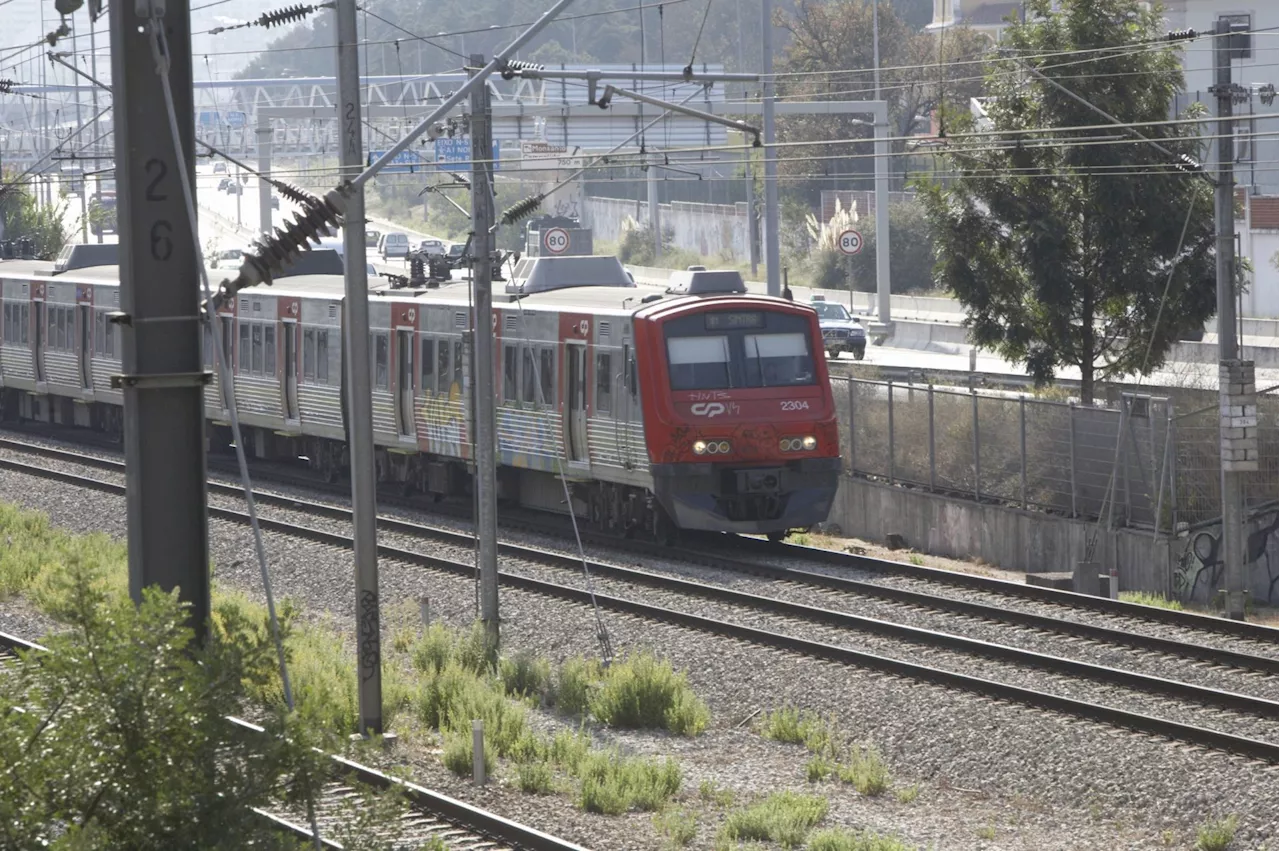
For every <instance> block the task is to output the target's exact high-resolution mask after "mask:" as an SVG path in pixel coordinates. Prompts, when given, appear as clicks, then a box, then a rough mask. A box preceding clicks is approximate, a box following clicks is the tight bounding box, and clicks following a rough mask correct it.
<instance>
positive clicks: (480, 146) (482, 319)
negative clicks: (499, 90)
mask: <svg viewBox="0 0 1280 851" xmlns="http://www.w3.org/2000/svg"><path fill="white" fill-rule="evenodd" d="M467 64H468V66H469V72H470V74H471V75H472V76H475V74H476V73H477V72H478V71H479V70H480V69H481V68H483V67H484V65H485V61H484V56H482V55H480V54H478V53H477V54H472V56H471V58H470V60H469V61H468V63H467ZM492 150H493V116H492V113H491V110H490V109H489V86H488V84H487V83H482V84H481V85H478V86H476V87H475V88H474V89H472V90H471V159H472V162H473V165H472V167H471V231H472V236H471V257H472V269H473V271H472V274H471V286H472V287H473V288H474V292H473V299H472V300H473V303H474V304H475V311H476V313H475V333H474V334H472V339H473V340H474V341H475V349H474V351H473V354H474V356H475V380H476V386H475V392H474V393H473V394H472V396H473V398H474V399H475V412H476V416H475V423H476V443H475V445H476V540H477V542H478V544H479V546H478V549H477V554H476V557H477V559H478V560H479V567H480V620H481V621H482V622H483V623H484V631H485V636H486V637H487V638H488V640H489V647H490V648H491V649H492V650H493V651H494V652H496V651H497V647H498V642H499V638H500V632H501V630H500V623H501V621H500V619H499V617H498V478H497V459H496V458H495V457H494V453H495V451H496V441H495V440H494V404H493V403H494V393H495V392H496V391H495V389H494V386H493V318H492V317H493V267H492V263H493V259H492V258H493V238H492V235H491V233H490V228H492V227H493V188H492V187H493V177H492V175H493V164H492V163H490V162H489V161H488V160H489V158H490V157H491V156H492V153H491V152H492Z"/></svg>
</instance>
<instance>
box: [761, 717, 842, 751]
mask: <svg viewBox="0 0 1280 851" xmlns="http://www.w3.org/2000/svg"><path fill="white" fill-rule="evenodd" d="M760 735H762V736H764V737H765V738H766V739H772V740H774V741H775V742H786V743H787V744H792V745H804V746H805V747H806V748H808V749H809V751H810V752H811V753H815V754H822V753H824V752H826V751H827V750H829V749H830V748H831V739H832V736H831V728H830V726H829V725H827V724H825V723H823V721H822V719H820V718H819V717H818V716H817V715H815V714H813V713H812V712H808V711H805V710H801V709H796V708H795V707H792V706H784V707H782V708H781V709H775V710H774V711H772V712H768V713H766V714H765V716H764V718H762V719H761V721H760Z"/></svg>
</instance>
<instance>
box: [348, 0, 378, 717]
mask: <svg viewBox="0 0 1280 851" xmlns="http://www.w3.org/2000/svg"><path fill="white" fill-rule="evenodd" d="M336 14H337V16H338V20H337V25H338V27H337V29H338V57H337V59H338V122H339V131H338V132H339V136H338V138H339V139H340V140H341V148H340V150H339V156H338V164H339V168H340V171H341V176H342V180H344V181H347V180H352V179H354V178H355V177H357V176H358V175H359V174H360V173H361V171H363V170H364V145H363V132H362V128H361V121H360V54H359V50H358V48H357V41H356V2H355V0H338V5H337V9H336ZM342 231H343V233H342V240H343V245H342V251H343V255H344V259H345V262H346V302H345V303H346V316H345V317H344V321H343V332H344V344H345V351H346V353H347V374H346V382H347V449H348V455H349V457H350V459H351V508H352V512H353V515H354V516H353V518H352V519H353V520H354V524H355V527H354V532H355V534H354V538H355V569H356V600H355V603H356V676H357V679H358V681H359V703H360V729H359V731H358V732H360V733H361V734H363V735H374V736H376V735H381V733H382V644H381V636H380V628H381V627H380V624H381V620H382V618H381V614H380V602H379V597H378V527H377V511H378V506H377V472H376V470H375V467H374V455H373V452H374V450H373V397H372V395H371V387H370V385H371V384H372V379H373V373H372V371H371V370H370V365H369V349H370V348H371V346H370V336H369V289H368V287H369V284H368V280H367V277H366V274H367V273H366V271H365V269H366V266H365V249H364V232H365V220H364V186H363V185H357V186H356V187H355V190H354V192H352V194H351V196H350V197H349V198H348V199H347V210H346V214H345V216H344V219H343V228H342ZM389 357H390V355H389V353H388V358H389ZM389 368H390V364H388V369H389Z"/></svg>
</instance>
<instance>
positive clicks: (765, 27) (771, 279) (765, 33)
mask: <svg viewBox="0 0 1280 851" xmlns="http://www.w3.org/2000/svg"><path fill="white" fill-rule="evenodd" d="M760 34H761V50H762V55H763V58H764V69H763V79H764V122H763V123H764V262H765V280H766V281H767V286H768V293H769V295H772V296H777V295H781V294H782V278H781V265H780V264H781V260H780V259H779V257H778V229H779V227H780V223H779V220H778V151H777V148H775V147H774V143H775V142H776V141H777V138H778V137H777V132H776V129H775V127H774V123H773V100H774V94H775V90H776V85H775V83H774V79H773V0H760Z"/></svg>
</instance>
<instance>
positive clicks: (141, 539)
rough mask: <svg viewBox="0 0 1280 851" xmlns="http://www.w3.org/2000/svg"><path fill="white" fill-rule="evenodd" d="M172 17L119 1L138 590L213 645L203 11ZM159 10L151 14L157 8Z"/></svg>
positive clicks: (131, 507)
mask: <svg viewBox="0 0 1280 851" xmlns="http://www.w3.org/2000/svg"><path fill="white" fill-rule="evenodd" d="M158 8H159V9H164V12H163V13H162V15H163V16H162V17H161V16H160V14H161V13H159V12H158V11H157V12H151V11H150V10H152V9H157V7H155V6H149V4H148V3H147V2H146V0H139V2H138V3H136V4H135V3H112V4H111V10H110V15H111V77H112V84H113V86H114V89H115V116H114V119H115V131H114V132H115V151H116V161H115V167H116V186H117V196H116V197H117V205H118V206H117V210H118V214H119V215H118V219H119V223H118V225H117V227H118V229H119V233H120V311H121V314H120V315H119V316H118V317H115V318H114V321H117V322H118V324H119V325H120V326H121V327H122V328H123V330H124V355H123V359H122V360H123V363H122V366H123V368H124V374H123V375H120V376H113V377H112V379H111V383H112V385H113V386H117V387H121V388H122V389H123V391H124V452H125V462H126V464H125V486H126V496H125V506H126V514H127V518H128V545H129V593H130V594H131V595H132V597H133V599H134V600H140V599H141V597H142V590H143V589H144V588H147V587H149V586H152V585H159V586H160V587H161V588H162V589H164V590H166V591H169V590H172V589H174V588H178V589H179V596H180V597H181V599H182V601H183V602H184V603H187V604H189V605H190V607H191V608H190V623H191V626H192V628H193V629H194V630H195V634H196V638H197V641H199V642H201V643H203V642H204V640H205V638H206V636H207V630H208V620H209V529H208V522H207V520H206V512H207V508H208V506H207V501H206V492H205V446H204V439H205V436H204V428H205V426H204V385H205V380H206V378H207V375H206V373H205V371H204V363H203V361H202V357H201V344H200V340H201V323H200V302H199V299H200V284H199V281H198V280H197V277H196V235H195V234H194V233H193V232H192V228H191V222H190V220H189V218H188V215H187V207H186V201H185V200H184V196H183V190H182V181H181V177H180V176H179V173H178V170H179V169H186V171H187V174H188V175H189V176H190V178H191V185H194V184H195V168H194V165H193V164H194V163H195V147H194V146H195V140H194V132H195V122H194V118H193V115H192V97H193V95H192V88H191V19H190V15H189V13H188V11H187V6H186V4H182V3H169V4H168V8H167V9H165V7H164V5H163V4H162V5H160V6H159V7H158ZM149 13H150V14H156V15H157V17H156V18H153V19H151V20H148V17H147V16H148V14H149ZM153 26H163V27H164V33H165V37H166V41H167V44H168V56H167V57H166V59H167V61H168V69H167V71H166V72H165V73H167V74H168V75H169V80H170V86H171V89H172V91H173V100H174V104H173V105H174V111H175V113H176V119H177V125H178V132H179V134H180V135H181V150H182V161H181V162H175V161H174V147H175V146H174V140H173V138H172V137H171V135H170V130H169V121H168V115H167V114H166V106H165V94H164V88H163V86H162V84H161V80H160V75H159V74H157V72H156V60H155V58H154V55H153V53H152V44H151V39H152V38H153V36H152V27H153Z"/></svg>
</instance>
